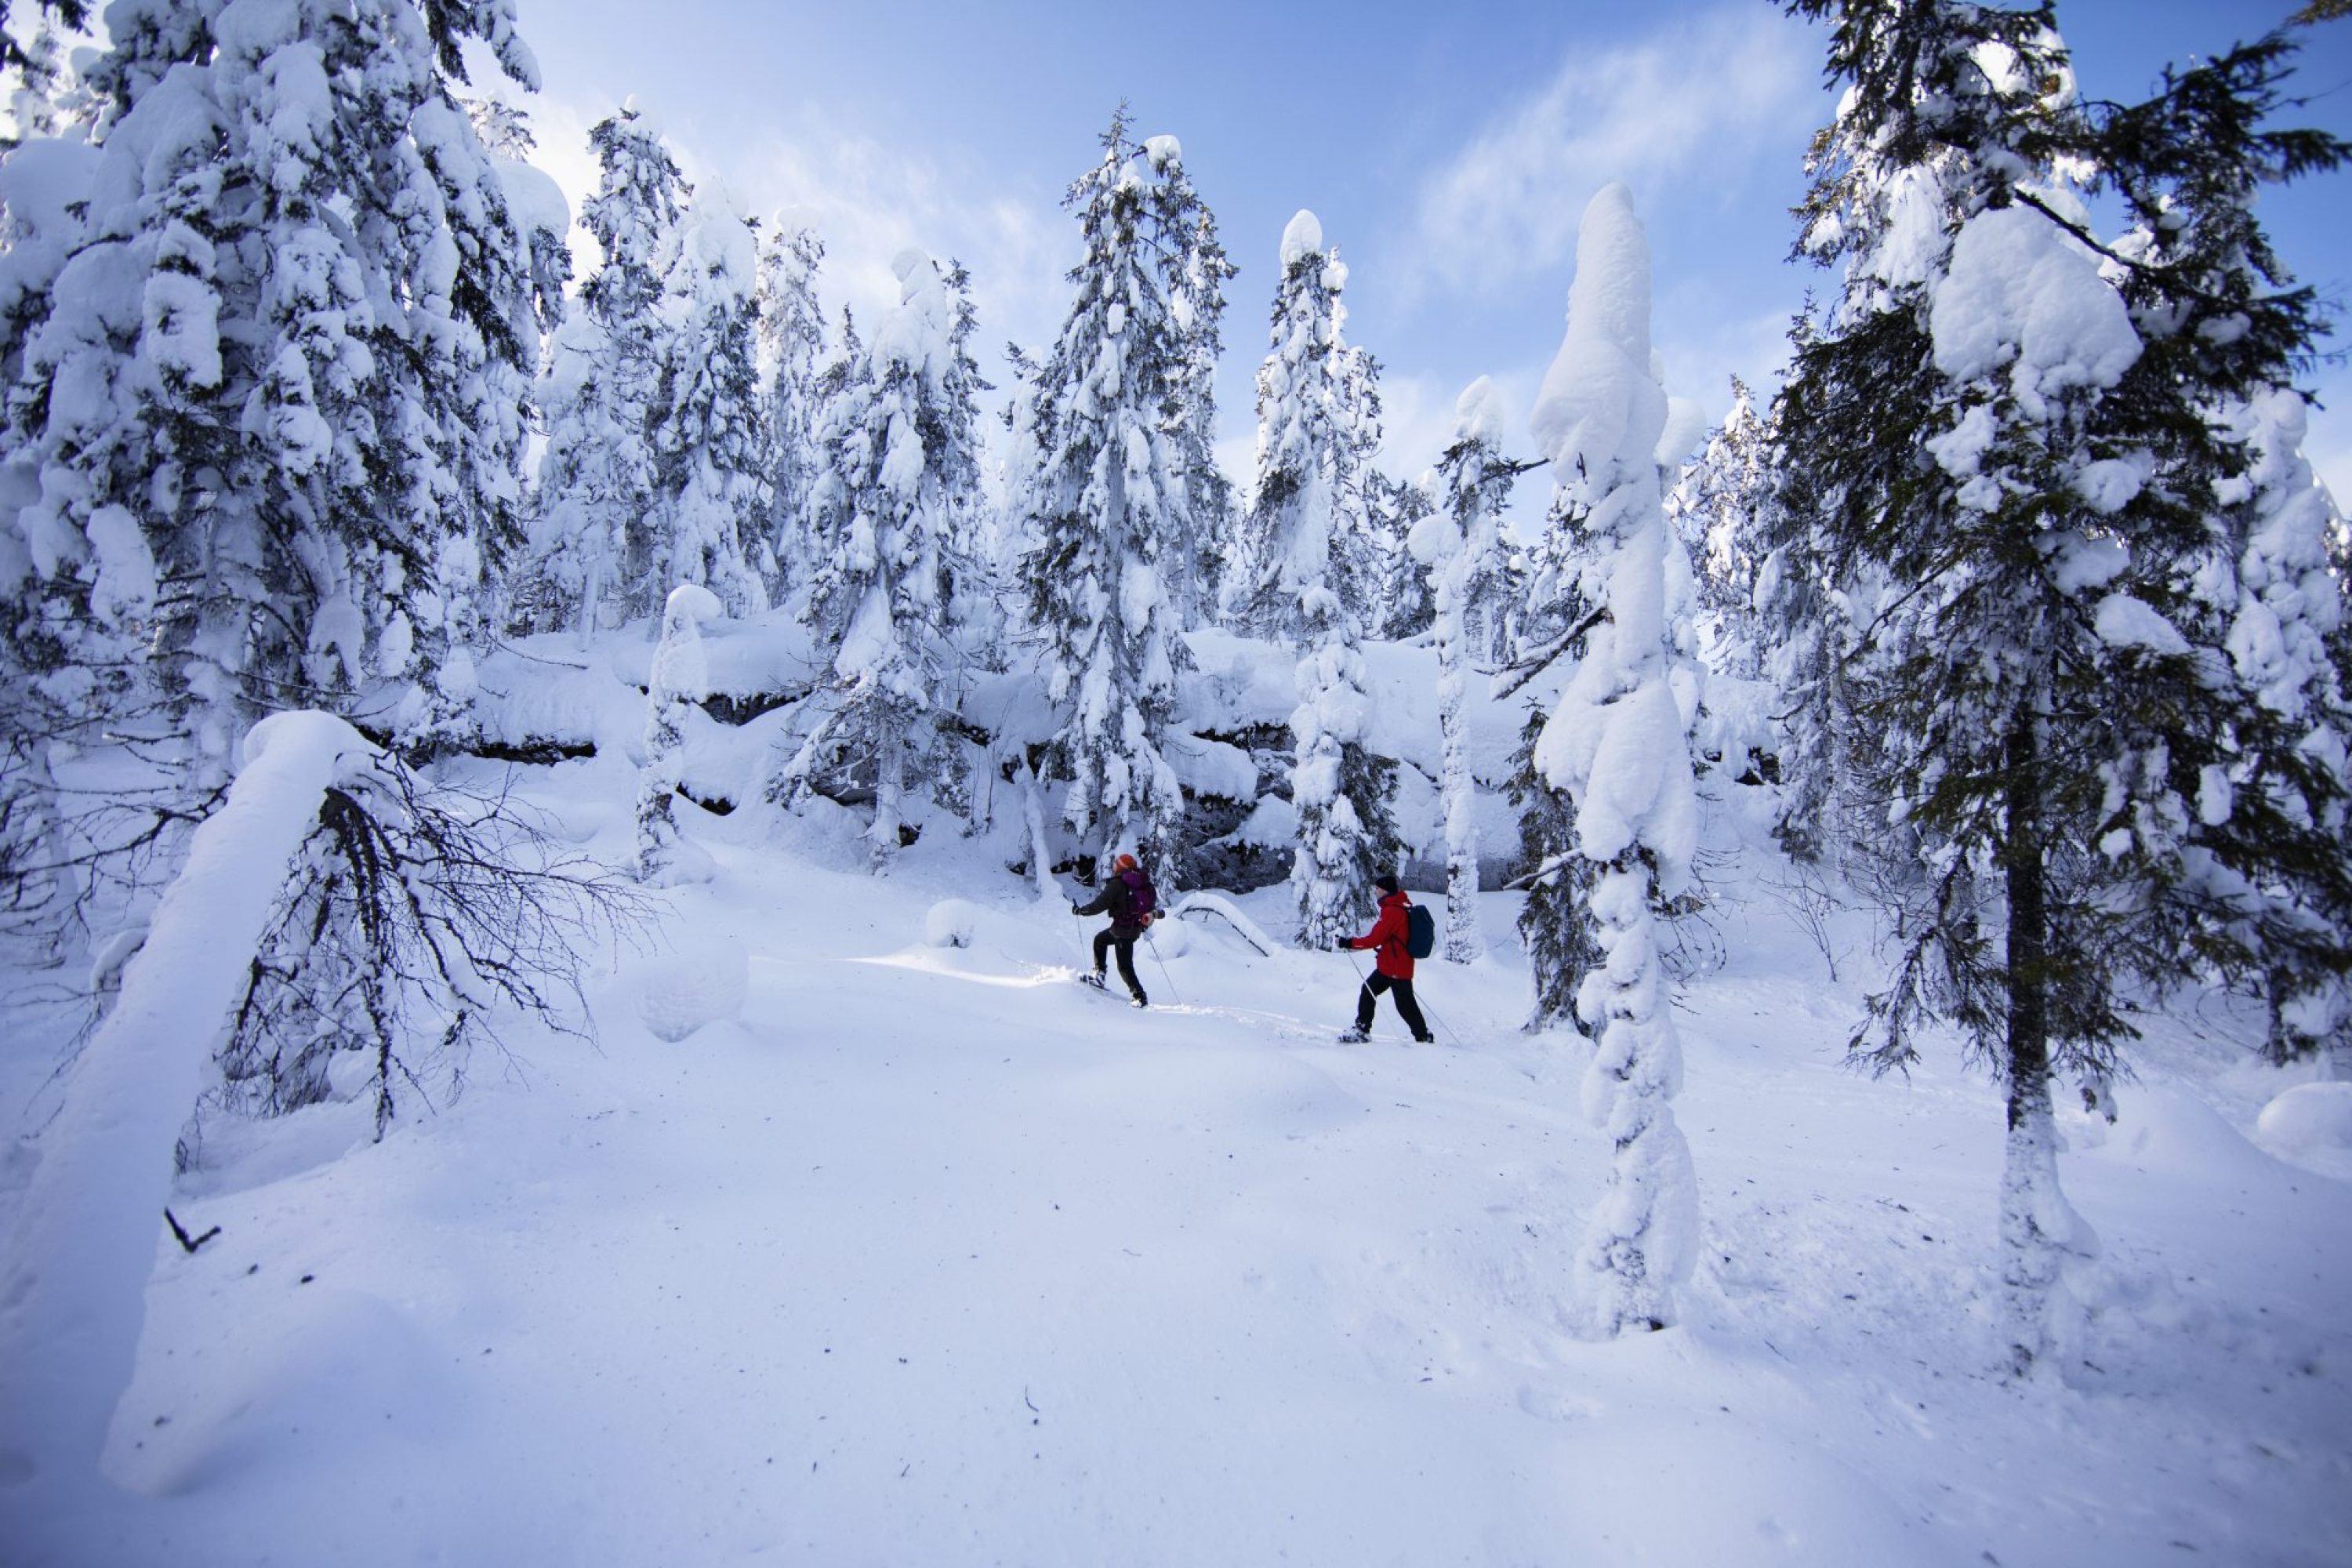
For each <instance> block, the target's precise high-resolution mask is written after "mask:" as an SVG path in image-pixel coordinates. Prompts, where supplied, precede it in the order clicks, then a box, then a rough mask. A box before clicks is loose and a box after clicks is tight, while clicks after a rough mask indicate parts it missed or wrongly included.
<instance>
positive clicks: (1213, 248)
mask: <svg viewBox="0 0 2352 1568" xmlns="http://www.w3.org/2000/svg"><path fill="white" fill-rule="evenodd" d="M1143 152H1144V157H1145V159H1146V160H1147V161H1148V162H1149V163H1150V165H1151V168H1152V172H1153V173H1154V174H1156V175H1158V178H1157V179H1156V180H1155V181H1154V182H1153V183H1152V185H1151V187H1150V205H1151V219H1152V223H1153V224H1154V226H1156V227H1157V228H1158V230H1159V231H1160V234H1161V235H1162V236H1164V237H1165V238H1164V240H1163V242H1162V248H1161V250H1160V277H1161V280H1162V281H1163V282H1164V283H1165V285H1166V286H1167V289H1168V305H1169V313H1170V315H1171V318H1172V319H1173V321H1174V323H1175V327H1176V331H1178V333H1179V334H1181V340H1182V343H1183V347H1182V349H1181V353H1180V354H1179V356H1178V368H1177V374H1176V395H1175V399H1174V405H1173V408H1172V411H1171V416H1170V420H1169V428H1168V434H1169V437H1170V439H1171V441H1173V442H1174V444H1175V447H1176V451H1177V467H1178V468H1179V470H1180V471H1181V473H1182V475H1183V477H1184V500H1185V504H1184V507H1183V509H1182V510H1181V513H1180V514H1179V521H1181V524H1182V525H1183V529H1184V531H1183V533H1182V534H1181V537H1179V538H1178V539H1177V540H1176V542H1175V548H1174V549H1173V550H1172V551H1171V552H1170V556H1169V560H1170V568H1169V584H1170V586H1171V588H1172V589H1173V590H1174V592H1175V595H1176V605H1177V610H1178V613H1179V614H1180V615H1181V616H1182V618H1183V624H1184V625H1186V626H1197V625H1199V624H1200V622H1201V620H1202V617H1203V616H1205V615H1206V614H1207V613H1209V612H1210V611H1213V609H1214V608H1215V607H1216V605H1217V602H1218V598H1217V596H1218V593H1219V589H1220V586H1221V584H1222V580H1223V574H1224V571H1225V565H1226V563H1227V561H1228V560H1229V559H1230V558H1231V553H1232V550H1233V545H1234V530H1235V528H1236V526H1237V522H1238V519H1237V516H1236V512H1235V508H1234V487H1233V482H1232V481H1231V480H1229V479H1226V478H1225V473H1224V469H1223V468H1220V467H1219V466H1218V463H1217V457H1216V440H1217V361H1218V359H1219V358H1220V357H1221V356H1222V355H1223V353H1224V317H1225V284H1226V282H1227V281H1228V280H1230V279H1232V278H1233V277H1234V273H1235V272H1236V271H1237V270H1239V269H1238V268H1235V267H1234V264H1233V262H1232V261H1231V260H1230V259H1228V258H1227V257H1226V255H1225V247H1224V246H1223V243H1222V242H1221V241H1220V240H1219V239H1218V238H1217V219H1216V215H1215V214H1214V213H1213V212H1211V211H1210V210H1209V204H1208V203H1207V202H1205V201H1203V200H1202V198H1201V193H1200V191H1199V190H1198V189H1197V188H1196V187H1195V186H1194V185H1193V184H1192V175H1191V174H1189V173H1187V172H1186V170H1185V168H1184V154H1183V150H1182V148H1181V146H1180V144H1179V143H1178V142H1177V140H1176V138H1175V137H1173V136H1154V137H1151V138H1150V139H1149V140H1148V141H1146V142H1144V144H1143Z"/></svg>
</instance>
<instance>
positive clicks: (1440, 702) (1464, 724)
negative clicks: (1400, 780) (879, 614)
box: [1418, 375, 1519, 963]
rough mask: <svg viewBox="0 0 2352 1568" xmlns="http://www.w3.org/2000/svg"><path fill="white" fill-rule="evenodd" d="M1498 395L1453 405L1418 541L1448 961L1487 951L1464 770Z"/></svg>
mask: <svg viewBox="0 0 2352 1568" xmlns="http://www.w3.org/2000/svg"><path fill="white" fill-rule="evenodd" d="M1501 437H1502V409H1501V399H1500V398H1499V397H1498V396H1497V395H1496V392H1495V384H1494V383H1493V382H1491V381H1489V380H1487V379H1486V377H1485V376H1483V375H1482V376H1480V377H1479V378H1478V379H1477V380H1476V381H1474V382H1472V383H1471V384H1470V385H1469V386H1468V388H1466V389H1465V391H1464V392H1463V394H1462V396H1461V397H1460V399H1459V400H1458V401H1456V403H1455V404H1454V440H1453V443H1452V445H1450V446H1448V447H1446V449H1445V456H1444V459H1443V460H1442V461H1441V462H1440V463H1439V464H1438V468H1437V483H1438V489H1439V491H1440V493H1441V494H1442V495H1443V496H1444V499H1445V511H1444V514H1442V515H1441V516H1437V517H1433V519H1432V520H1431V521H1429V523H1428V524H1427V525H1425V526H1424V527H1423V529H1422V531H1421V532H1420V535H1419V538H1418V542H1420V543H1421V544H1422V546H1423V554H1425V555H1426V556H1427V557H1428V560H1429V567H1430V578H1431V581H1432V583H1433V584H1434V586H1433V590H1432V595H1431V596H1432V598H1433V600H1434V602H1435V608H1436V621H1435V626H1436V634H1437V724H1438V730H1439V731H1440V734H1441V737H1442V740H1443V742H1444V754H1443V760H1442V761H1441V763H1440V764H1439V773H1438V794H1439V798H1440V799H1441V801H1442V802H1443V804H1444V816H1445V956H1446V957H1447V958H1449V959H1451V960H1452V961H1454V963H1472V962H1474V961H1475V960H1477V959H1480V958H1484V957H1485V956H1486V936H1485V934H1484V931H1482V929H1481V927H1480V925H1479V922H1478V877H1479V873H1478V817H1477V809H1478V780H1477V778H1476V776H1475V774H1474V773H1472V772H1471V769H1470V715H1469V698H1470V677H1471V675H1472V674H1473V673H1474V669H1475V666H1474V657H1475V652H1476V651H1478V645H1479V643H1480V642H1481V641H1482V640H1483V637H1484V632H1485V627H1486V624H1487V621H1488V618H1489V617H1490V616H1491V614H1492V612H1493V609H1494V606H1495V605H1496V600H1497V599H1498V598H1499V597H1500V595H1501V594H1502V591H1503V589H1504V586H1505V581H1504V580H1505V575H1506V573H1507V565H1506V563H1505V557H1504V551H1503V541H1502V528H1501V520H1502V510H1503V508H1504V506H1505V505H1506V504H1507V502H1508V501H1509V500H1510V494H1511V485H1512V481H1513V480H1514V479H1517V476H1518V471H1519V470H1518V467H1517V465H1516V464H1513V463H1509V462H1507V461H1505V460H1504V458H1503V457H1502V453H1501V451H1500V449H1499V443H1500V440H1501Z"/></svg>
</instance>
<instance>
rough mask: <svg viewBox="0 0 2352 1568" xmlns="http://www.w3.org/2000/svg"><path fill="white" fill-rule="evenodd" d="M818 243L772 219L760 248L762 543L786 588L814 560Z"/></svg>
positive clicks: (820, 319)
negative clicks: (764, 510)
mask: <svg viewBox="0 0 2352 1568" xmlns="http://www.w3.org/2000/svg"><path fill="white" fill-rule="evenodd" d="M823 262H824V241H823V240H822V239H819V238H818V237H817V236H816V232H815V231H814V229H809V228H803V227H801V226H797V225H791V224H787V223H785V222H783V221H782V219H779V220H778V222H777V225H776V227H775V230H774V231H773V232H772V233H771V234H770V235H769V236H768V237H767V238H766V239H765V240H764V241H762V242H761V247H760V369H761V375H762V376H764V377H765V378H766V379H765V386H766V389H767V390H766V398H765V411H764V415H763V418H762V425H763V427H764V428H765V431H766V434H767V443H768V445H767V455H766V459H765V468H766V471H767V480H768V497H769V501H768V540H769V543H770V545H771V547H772V549H773V550H774V551H775V552H776V564H777V570H778V572H779V574H781V575H782V579H783V581H784V583H785V584H787V585H795V586H796V585H798V584H801V583H803V582H804V581H806V579H807V577H808V574H809V571H810V568H811V567H812V566H813V565H814V562H813V561H812V560H811V559H810V555H811V548H810V543H809V541H808V538H807V529H808V507H809V494H810V491H811V490H812V489H814V487H815V485H816V478H817V473H818V470H819V468H820V467H821V464H822V458H821V457H820V455H819V454H818V452H817V449H816V421H817V417H818V416H819V414H820V413H821V412H822V410H821V409H820V407H819V405H818V400H817V375H818V358H819V356H820V355H822V354H823V353H824V307H823V306H821V305H820V304H818V302H817V297H816V272H817V268H818V266H819V265H820V264H822V263H823Z"/></svg>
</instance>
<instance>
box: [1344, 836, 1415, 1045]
mask: <svg viewBox="0 0 2352 1568" xmlns="http://www.w3.org/2000/svg"><path fill="white" fill-rule="evenodd" d="M1372 886H1373V887H1375V888H1378V889H1380V890H1381V918H1380V919H1379V920H1377V921H1373V922H1372V929H1371V930H1370V931H1366V932H1365V933H1364V934H1363V935H1361V936H1357V937H1341V938H1340V939H1339V943H1338V945H1339V947H1340V948H1341V949H1343V950H1344V949H1348V948H1355V949H1359V950H1360V949H1363V948H1367V947H1369V948H1371V949H1372V950H1373V952H1372V977H1371V978H1370V980H1367V981H1365V982H1364V988H1363V989H1362V990H1361V991H1360V992H1358V993H1357V994H1356V1026H1355V1027H1354V1028H1352V1029H1349V1031H1348V1032H1347V1033H1345V1034H1343V1035H1341V1036H1340V1038H1341V1039H1342V1040H1363V1039H1369V1038H1370V1037H1371V1033H1372V1004H1373V1002H1374V1001H1375V999H1377V998H1378V997H1379V995H1380V994H1381V992H1383V991H1393V992H1395V993H1396V1010H1397V1016H1398V1017H1400V1018H1402V1019H1403V1020H1404V1026H1405V1027H1406V1028H1408V1029H1411V1030H1412V1037H1413V1039H1414V1041H1415V1042H1417V1043H1418V1044H1421V1045H1424V1046H1426V1045H1429V1044H1432V1043H1433V1040H1434V1039H1435V1037H1434V1036H1433V1035H1431V1034H1430V1032H1429V1026H1428V1024H1427V1023H1425V1022H1423V1019H1422V1016H1421V1004H1419V1003H1418V1002H1415V1001H1414V1000H1413V999H1412V949H1411V948H1410V947H1408V946H1406V945H1405V913H1404V912H1405V910H1407V909H1408V908H1410V907H1411V906H1412V900H1411V899H1409V898H1407V897H1405V891H1404V886H1403V884H1402V883H1401V882H1399V881H1398V880H1397V879H1395V878H1394V877H1392V876H1389V875H1386V874H1383V875H1381V876H1378V877H1375V878H1373V879H1372Z"/></svg>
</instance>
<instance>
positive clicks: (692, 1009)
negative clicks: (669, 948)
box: [637, 937, 751, 1042]
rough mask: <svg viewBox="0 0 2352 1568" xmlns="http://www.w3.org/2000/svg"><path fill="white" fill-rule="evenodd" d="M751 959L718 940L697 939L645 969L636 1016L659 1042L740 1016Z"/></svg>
mask: <svg viewBox="0 0 2352 1568" xmlns="http://www.w3.org/2000/svg"><path fill="white" fill-rule="evenodd" d="M750 988H751V954H750V953H749V952H745V951H744V948H743V944H742V943H740V942H730V941H728V940H727V939H726V938H724V937H713V938H709V939H707V940H702V941H698V942H697V943H696V945H695V946H693V947H692V948H690V949H688V950H686V951H684V952H676V953H671V954H668V955H666V956H665V957H663V958H661V959H658V960H656V961H655V962H653V963H649V964H647V965H646V970H645V973H644V975H643V978H642V980H641V981H640V984H639V988H638V991H637V1016H638V1018H639V1019H641V1020H642V1021H643V1022H644V1024H645V1026H646V1028H648V1029H651V1030H652V1031H653V1032H654V1033H655V1034H656V1035H658V1036H659V1037H662V1038H663V1039H665V1040H669V1041H673V1042H675V1041H678V1040H683V1039H685V1038H686V1037H688V1035H691V1034H693V1033H694V1032H695V1031H696V1030H697V1029H699V1028H701V1027H702V1026H704V1025H705V1024H718V1023H723V1022H725V1021H726V1020H727V1019H730V1018H733V1017H737V1016H740V1015H741V1013H742V1011H743V998H744V995H745V994H747V992H748V991H749V990H750Z"/></svg>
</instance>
